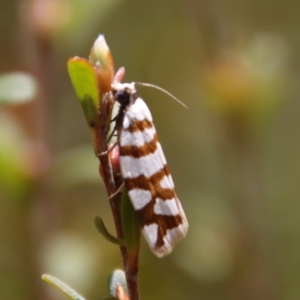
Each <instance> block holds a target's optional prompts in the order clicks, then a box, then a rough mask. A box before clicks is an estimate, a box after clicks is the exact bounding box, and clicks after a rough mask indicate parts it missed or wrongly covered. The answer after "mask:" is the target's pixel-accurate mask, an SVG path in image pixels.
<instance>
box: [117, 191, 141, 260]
mask: <svg viewBox="0 0 300 300" xmlns="http://www.w3.org/2000/svg"><path fill="white" fill-rule="evenodd" d="M121 218H122V225H123V234H124V240H125V243H126V247H127V251H128V256H131V257H133V256H135V255H138V252H139V246H140V236H141V226H140V222H139V220H138V216H137V213H136V211H135V210H134V208H133V206H132V203H131V201H130V199H129V196H128V192H127V189H126V188H125V187H124V189H123V193H122V204H121Z"/></svg>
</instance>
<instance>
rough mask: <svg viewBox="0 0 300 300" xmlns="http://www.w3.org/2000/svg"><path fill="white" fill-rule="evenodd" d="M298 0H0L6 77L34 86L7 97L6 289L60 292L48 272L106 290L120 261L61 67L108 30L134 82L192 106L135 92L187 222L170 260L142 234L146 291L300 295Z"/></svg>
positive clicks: (0, 145)
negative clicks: (103, 228)
mask: <svg viewBox="0 0 300 300" xmlns="http://www.w3.org/2000/svg"><path fill="white" fill-rule="evenodd" d="M299 6H300V2H299V1H295V0H288V1H285V2H284V1H269V0H264V1H257V0H256V1H249V0H245V1H237V0H226V1H222V0H220V1H193V0H188V1H172V0H164V1H137V0H131V1H121V0H115V1H111V0H106V1H97V0H87V1H80V0H76V1H71V0H64V1H58V0H57V1H53V0H52V1H49V0H27V1H23V2H19V1H10V2H7V1H2V2H1V3H0V20H1V22H0V23H1V26H0V36H1V40H2V41H3V43H1V47H0V51H1V55H0V66H1V70H0V73H1V74H9V73H11V72H16V71H18V72H19V71H20V70H21V71H22V72H26V73H27V74H30V76H33V78H35V79H34V80H35V81H36V82H35V83H34V84H33V85H31V83H29V84H25V86H19V85H16V84H15V83H13V84H12V86H13V87H14V88H10V89H9V91H10V92H14V94H11V95H17V97H20V95H21V96H24V99H25V98H26V99H27V100H26V102H22V103H21V102H19V101H18V103H16V102H15V103H14V105H11V106H9V105H7V104H6V105H5V106H1V107H0V220H1V225H0V228H1V230H0V286H1V289H0V299H10V300H18V299H22V300H27V299H31V300H35V299H47V300H52V299H64V298H63V297H62V296H60V295H59V294H58V293H57V292H56V291H54V292H55V293H54V292H53V289H51V288H48V286H47V285H45V284H44V283H43V282H41V280H40V277H41V274H43V273H51V275H53V276H57V277H58V278H60V279H62V280H63V281H65V282H68V283H70V284H71V285H72V286H74V288H75V289H76V290H78V291H80V293H83V294H84V298H86V299H97V298H99V297H101V296H102V295H108V291H107V287H106V278H107V274H110V273H111V270H113V269H115V268H118V267H120V266H121V260H120V257H119V252H118V250H117V248H116V247H115V246H113V245H111V244H110V243H108V242H107V241H106V240H105V239H104V238H102V237H101V236H99V234H98V233H97V231H96V230H95V228H94V225H93V220H94V218H95V216H96V215H101V217H103V219H104V221H105V224H106V225H107V227H108V229H109V231H110V232H113V230H112V228H113V225H112V220H111V215H110V210H109V206H108V203H107V196H106V194H105V191H104V189H103V186H102V185H101V183H100V182H101V180H100V178H99V180H97V176H98V162H97V160H96V159H95V158H94V157H93V156H94V154H93V148H92V145H91V141H90V136H89V132H88V130H87V127H86V124H85V120H84V117H83V115H82V111H81V109H80V105H78V103H77V99H76V95H75V93H74V90H73V88H72V85H71V82H70V79H69V77H68V73H67V68H66V62H67V60H68V59H69V58H70V57H73V56H75V55H78V56H82V57H87V55H88V53H89V51H90V47H91V45H92V43H93V42H94V40H95V39H96V37H97V36H98V34H99V33H103V34H104V35H105V37H106V41H107V43H108V44H109V46H110V49H111V50H112V53H113V55H114V60H115V63H116V69H117V68H118V67H120V66H125V68H126V78H125V81H128V82H131V81H144V82H151V83H153V84H157V85H159V86H161V87H163V88H165V89H167V90H169V91H170V92H171V93H172V94H174V95H176V96H177V97H178V98H179V99H181V100H182V101H183V102H184V103H186V104H187V106H188V107H189V110H184V109H182V107H180V106H178V105H176V104H174V103H173V102H172V101H170V99H168V98H167V97H166V96H165V95H163V94H160V93H159V92H157V91H153V90H150V89H146V88H143V87H141V88H140V89H139V93H140V94H141V96H142V98H143V99H145V100H146V102H147V104H148V105H149V107H150V109H151V111H152V114H153V116H154V120H155V125H156V128H157V131H158V134H159V136H160V140H161V143H162V146H163V148H164V152H165V155H166V157H167V160H168V164H169V166H170V168H171V171H172V175H173V179H174V181H175V184H176V188H177V192H178V195H179V198H180V199H181V202H182V205H183V207H184V209H185V211H186V214H187V217H188V219H189V223H190V231H189V233H188V236H187V238H186V239H185V240H184V241H182V242H181V243H180V244H179V245H178V246H177V247H176V249H175V250H174V253H172V254H171V256H170V257H167V258H164V259H161V260H159V259H157V258H156V257H154V256H153V255H152V254H151V253H150V251H149V249H148V248H147V246H146V245H145V242H142V248H141V258H140V260H141V261H140V284H141V287H140V292H141V297H142V298H143V299H145V300H147V299H157V300H160V299H166V298H167V299H174V300H176V299H206V300H210V299H214V300H215V299H220V300H222V299H233V300H234V299H247V300H248V299H249V300H252V299H253V300H254V299H255V300H260V299H264V300H267V299H285V300H289V299H297V298H298V297H300V290H299V279H300V277H299V273H300V260H299V259H298V257H299V249H300V242H299V238H298V236H299V234H300V221H299V220H300V218H299V213H300V205H299V196H300V189H299V183H298V178H299V177H300V160H299V158H298V157H299V153H300V139H299V138H298V137H299V136H300V124H298V123H300V118H299V111H300V107H299V105H300V104H299V100H298V99H299V97H300V90H299V88H298V81H299V66H300V65H299V63H298V61H299V53H300V41H299V35H298V29H299V16H298V13H299V8H300V7H299ZM30 78H31V77H30ZM7 86H8V85H7V84H6V87H7ZM33 86H35V88H36V87H38V89H37V90H35V91H34V89H31V88H32V87H33ZM24 87H25V90H23V88H24ZM27 89H28V90H27ZM3 90H4V89H3V88H0V98H1V91H3ZM26 90H27V91H26ZM28 91H31V92H28ZM32 91H34V92H32ZM36 92H37V94H36ZM25 96H26V97H25ZM1 99H4V98H1ZM18 99H22V98H18ZM29 100H31V101H29ZM1 101H2V100H1ZM12 199H13V200H14V201H11V200H12Z"/></svg>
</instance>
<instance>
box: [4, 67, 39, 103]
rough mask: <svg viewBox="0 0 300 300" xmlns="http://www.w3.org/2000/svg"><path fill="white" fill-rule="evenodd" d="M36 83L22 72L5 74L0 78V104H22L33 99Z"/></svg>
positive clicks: (31, 77)
mask: <svg viewBox="0 0 300 300" xmlns="http://www.w3.org/2000/svg"><path fill="white" fill-rule="evenodd" d="M36 92H37V82H36V80H35V79H34V77H33V76H31V75H29V74H27V73H24V72H14V73H7V74H4V75H1V76H0V104H22V103H26V102H28V101H30V100H32V99H33V98H34V96H35V95H36Z"/></svg>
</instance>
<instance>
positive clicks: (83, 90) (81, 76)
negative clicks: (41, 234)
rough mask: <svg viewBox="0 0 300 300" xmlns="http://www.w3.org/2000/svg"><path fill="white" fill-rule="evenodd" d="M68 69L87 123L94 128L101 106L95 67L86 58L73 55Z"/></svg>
mask: <svg viewBox="0 0 300 300" xmlns="http://www.w3.org/2000/svg"><path fill="white" fill-rule="evenodd" d="M68 71H69V75H70V78H71V81H72V84H73V87H74V89H75V92H76V95H77V97H78V98H79V100H80V104H81V107H82V109H83V112H84V115H85V118H86V120H87V123H88V125H89V127H92V128H93V127H94V125H95V123H96V120H97V116H98V108H99V88H98V81H97V76H96V73H95V70H94V67H93V66H92V65H91V63H90V62H89V61H88V60H87V59H85V58H80V57H73V58H70V59H69V60H68Z"/></svg>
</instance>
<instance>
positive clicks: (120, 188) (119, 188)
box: [108, 181, 124, 200]
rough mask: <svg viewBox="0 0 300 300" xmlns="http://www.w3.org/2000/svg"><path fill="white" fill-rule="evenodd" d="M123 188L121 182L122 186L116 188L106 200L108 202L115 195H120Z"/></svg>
mask: <svg viewBox="0 0 300 300" xmlns="http://www.w3.org/2000/svg"><path fill="white" fill-rule="evenodd" d="M123 188H124V181H123V182H122V184H121V185H120V186H119V187H118V189H117V190H116V191H115V192H114V193H112V194H111V195H110V196H109V197H108V199H109V200H110V199H112V198H114V197H115V196H116V195H117V194H119V193H121V192H122V190H123Z"/></svg>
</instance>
